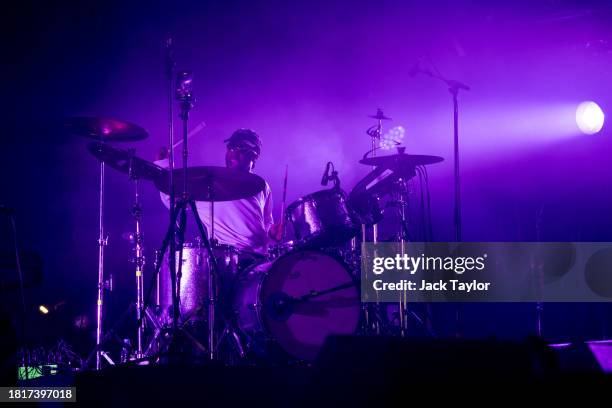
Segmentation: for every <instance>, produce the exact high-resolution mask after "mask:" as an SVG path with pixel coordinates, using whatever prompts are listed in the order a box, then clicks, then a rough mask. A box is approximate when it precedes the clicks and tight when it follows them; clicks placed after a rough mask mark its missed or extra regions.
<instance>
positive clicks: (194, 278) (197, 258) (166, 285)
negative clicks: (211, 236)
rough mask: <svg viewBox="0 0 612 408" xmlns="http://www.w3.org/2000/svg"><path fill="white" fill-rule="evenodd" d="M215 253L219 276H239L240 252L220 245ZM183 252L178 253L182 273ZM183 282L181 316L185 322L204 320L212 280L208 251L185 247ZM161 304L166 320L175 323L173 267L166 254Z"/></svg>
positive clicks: (165, 321)
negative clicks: (209, 284)
mask: <svg viewBox="0 0 612 408" xmlns="http://www.w3.org/2000/svg"><path fill="white" fill-rule="evenodd" d="M213 254H214V256H215V258H216V259H217V266H218V267H219V277H220V278H221V279H222V280H223V279H224V278H226V277H227V278H231V277H233V276H235V275H236V273H237V268H238V259H239V252H238V250H237V249H236V248H234V247H232V246H230V245H216V246H214V247H213ZM178 262H179V251H176V265H177V271H178ZM182 263H183V266H182V269H181V274H182V276H181V281H180V293H179V294H180V309H179V310H180V315H181V320H182V321H188V320H204V319H206V317H207V313H206V311H207V310H208V308H207V305H208V277H209V268H210V263H209V255H208V251H207V250H206V248H205V247H204V246H203V245H201V244H198V243H186V244H184V245H183V259H182ZM158 281H159V288H158V302H157V303H158V305H159V306H160V307H161V311H162V315H163V318H162V321H163V322H164V323H169V322H171V321H172V310H173V309H172V284H171V281H170V267H169V262H168V254H165V256H164V259H163V264H162V267H161V270H160V272H159V279H158Z"/></svg>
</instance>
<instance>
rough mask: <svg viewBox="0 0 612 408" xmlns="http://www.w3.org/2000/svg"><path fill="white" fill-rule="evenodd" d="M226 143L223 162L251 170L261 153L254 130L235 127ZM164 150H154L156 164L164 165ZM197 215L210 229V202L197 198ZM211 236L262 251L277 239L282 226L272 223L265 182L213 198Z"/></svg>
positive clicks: (230, 165) (166, 161) (165, 153)
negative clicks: (244, 192) (240, 193)
mask: <svg viewBox="0 0 612 408" xmlns="http://www.w3.org/2000/svg"><path fill="white" fill-rule="evenodd" d="M224 142H225V143H226V152H225V165H226V167H228V168H230V169H237V170H240V171H245V172H248V173H251V172H252V171H253V169H254V168H255V162H256V161H257V159H258V158H259V155H260V154H261V141H260V140H259V136H258V135H257V133H255V132H254V131H252V130H250V129H238V130H236V131H235V132H234V133H233V134H232V135H231V136H230V138H229V139H226V140H224ZM167 157H168V150H167V149H166V148H162V149H161V150H160V153H159V154H158V157H157V159H158V160H157V161H156V162H155V163H156V164H157V165H159V166H161V167H168V159H167ZM161 197H162V201H163V203H164V205H165V206H166V207H169V205H170V200H169V197H168V195H166V194H164V193H161ZM196 206H197V209H198V213H199V215H200V218H201V219H202V221H203V222H204V224H205V225H206V228H207V229H208V232H209V233H210V231H211V230H210V203H209V202H205V201H197V202H196ZM214 206H215V207H214V218H215V239H216V240H217V241H218V242H219V243H220V244H227V245H232V246H234V247H236V248H238V249H240V250H242V251H248V252H255V253H259V254H266V253H267V250H268V245H269V243H270V241H271V240H273V241H277V242H278V241H280V240H281V238H282V227H281V225H280V224H274V221H273V217H272V191H271V190H270V186H269V185H268V183H267V182H266V183H265V188H264V190H262V191H261V192H259V193H257V194H255V195H254V196H252V197H249V198H245V199H241V200H235V201H222V202H215V204H214Z"/></svg>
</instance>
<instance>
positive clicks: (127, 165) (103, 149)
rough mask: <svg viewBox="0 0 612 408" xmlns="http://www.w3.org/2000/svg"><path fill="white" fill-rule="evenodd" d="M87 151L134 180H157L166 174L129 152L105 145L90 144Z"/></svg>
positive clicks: (154, 165) (156, 166) (159, 168)
mask: <svg viewBox="0 0 612 408" xmlns="http://www.w3.org/2000/svg"><path fill="white" fill-rule="evenodd" d="M87 150H89V152H90V153H91V154H93V155H94V156H95V157H96V158H97V159H98V160H100V161H102V162H104V163H106V164H108V165H109V166H110V167H112V168H113V169H115V170H118V171H120V172H121V173H124V174H127V175H129V176H130V177H131V178H134V179H144V180H156V179H158V178H159V177H162V175H163V174H164V172H165V170H164V169H163V168H161V167H159V166H158V165H156V164H153V163H151V162H149V161H146V160H144V159H141V158H140V157H137V156H134V153H133V152H130V151H129V150H122V149H117V148H116V147H112V146H109V145H107V144H105V143H99V142H92V143H89V144H88V145H87Z"/></svg>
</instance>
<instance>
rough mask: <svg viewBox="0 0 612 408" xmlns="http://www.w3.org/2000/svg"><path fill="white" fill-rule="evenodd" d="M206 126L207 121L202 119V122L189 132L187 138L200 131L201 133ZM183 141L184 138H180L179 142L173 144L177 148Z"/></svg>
mask: <svg viewBox="0 0 612 408" xmlns="http://www.w3.org/2000/svg"><path fill="white" fill-rule="evenodd" d="M205 127H206V122H204V121H202V122H200V124H199V125H198V126H196V127H194V128H193V129H192V130H191V132H189V133H187V139H191V137H192V136H195V135H197V134H198V133H200V132H201V131H202V129H204V128H205ZM181 143H183V139H180V140H179V141H178V142H176V143H175V144H174V145H172V148H173V149H174V148H176V146H178V145H180V144H181Z"/></svg>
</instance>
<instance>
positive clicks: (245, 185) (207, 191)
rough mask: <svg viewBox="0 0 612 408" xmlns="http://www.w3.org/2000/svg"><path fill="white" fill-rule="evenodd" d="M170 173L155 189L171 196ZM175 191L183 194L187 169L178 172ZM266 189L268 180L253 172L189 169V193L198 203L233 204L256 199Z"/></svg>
mask: <svg viewBox="0 0 612 408" xmlns="http://www.w3.org/2000/svg"><path fill="white" fill-rule="evenodd" d="M169 175H170V172H169V171H165V172H164V175H162V176H161V177H159V178H157V179H156V180H155V186H156V187H157V189H158V190H160V191H161V192H163V193H166V194H170V177H169ZM173 175H174V191H175V195H176V196H177V197H178V196H180V195H181V194H182V193H183V180H184V177H183V169H182V168H180V169H179V168H177V169H175V170H174V173H173ZM265 186H266V182H265V181H264V179H262V178H261V177H259V176H258V175H256V174H253V173H247V172H245V171H241V170H236V169H230V168H227V167H219V166H197V167H189V168H188V169H187V192H188V193H189V197H190V198H193V199H194V200H196V201H233V200H241V199H243V198H248V197H252V196H254V195H255V194H257V193H259V192H261V191H262V190H263V189H264V188H265Z"/></svg>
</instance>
